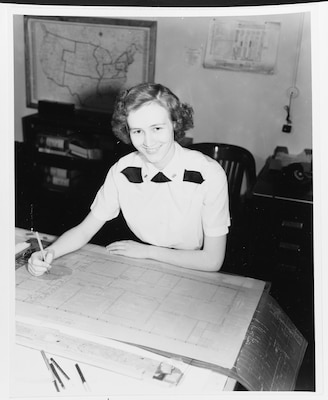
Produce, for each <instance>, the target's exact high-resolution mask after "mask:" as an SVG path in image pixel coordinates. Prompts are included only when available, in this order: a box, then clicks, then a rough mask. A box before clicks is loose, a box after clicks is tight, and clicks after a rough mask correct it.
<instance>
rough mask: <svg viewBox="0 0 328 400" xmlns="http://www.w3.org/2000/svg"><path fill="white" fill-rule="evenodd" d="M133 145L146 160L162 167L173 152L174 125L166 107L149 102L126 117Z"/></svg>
mask: <svg viewBox="0 0 328 400" xmlns="http://www.w3.org/2000/svg"><path fill="white" fill-rule="evenodd" d="M127 123H128V126H129V131H130V138H131V142H132V144H133V146H134V147H135V148H136V149H137V150H138V151H139V152H140V153H141V154H142V155H143V156H144V157H145V158H146V160H147V161H148V162H150V163H152V164H154V165H155V166H156V168H158V169H163V168H164V167H165V166H166V165H167V164H168V163H169V162H170V161H171V159H172V157H173V154H174V126H173V123H172V121H171V118H170V115H169V113H168V111H167V110H166V108H164V107H162V106H161V105H159V104H158V103H149V104H145V105H143V106H141V107H140V108H138V109H137V110H135V111H131V112H130V113H129V115H128V117H127Z"/></svg>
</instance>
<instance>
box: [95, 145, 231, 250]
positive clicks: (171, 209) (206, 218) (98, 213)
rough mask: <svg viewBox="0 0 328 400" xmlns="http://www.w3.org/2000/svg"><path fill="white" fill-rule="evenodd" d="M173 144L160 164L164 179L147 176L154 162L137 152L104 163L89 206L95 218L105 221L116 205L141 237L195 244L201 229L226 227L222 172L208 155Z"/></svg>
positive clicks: (219, 231) (215, 231) (221, 231)
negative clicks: (104, 170)
mask: <svg viewBox="0 0 328 400" xmlns="http://www.w3.org/2000/svg"><path fill="white" fill-rule="evenodd" d="M174 145H175V152H174V156H173V158H172V160H171V161H170V163H169V164H168V165H167V166H166V167H165V168H164V170H162V172H163V173H164V174H165V176H166V177H168V178H169V179H170V180H171V181H170V182H162V183H158V182H152V181H151V179H152V178H153V177H154V176H155V175H156V174H157V173H158V172H159V171H158V170H157V168H156V167H155V166H154V165H153V164H151V163H149V162H146V161H145V159H144V157H142V156H141V155H140V154H139V152H133V153H130V154H128V155H127V156H125V157H122V158H121V159H120V160H119V161H118V162H117V163H116V164H114V165H113V166H112V167H111V168H110V170H109V172H108V174H107V177H106V180H105V182H104V184H103V186H102V187H101V188H100V189H99V191H98V193H97V195H96V198H95V200H94V202H93V203H92V205H91V210H92V213H93V215H94V216H95V217H96V218H98V219H100V220H103V221H109V220H111V219H113V218H115V217H117V216H118V214H119V211H120V209H121V210H122V213H123V216H124V218H125V220H126V222H127V224H128V226H129V227H130V229H131V230H132V232H133V233H134V234H135V235H136V236H137V237H138V238H139V239H141V240H142V241H143V242H146V243H150V244H153V245H156V246H163V247H169V248H176V249H188V250H194V249H200V248H201V247H202V245H203V239H204V234H205V235H206V236H221V235H225V234H226V233H228V226H229V225H230V215H229V201H228V187H227V178H226V174H225V171H224V170H223V168H222V167H221V166H220V164H219V163H218V162H216V161H215V160H213V159H212V158H210V157H207V156H205V155H203V154H202V153H200V152H198V151H195V150H190V149H186V148H183V147H181V146H180V145H179V144H178V143H176V142H175V143H174ZM130 167H132V168H130ZM122 171H123V172H122ZM185 171H187V172H185ZM128 172H132V178H131V176H130V174H128ZM128 175H129V176H128ZM127 176H128V177H127ZM184 178H185V179H187V180H184ZM129 179H130V180H129Z"/></svg>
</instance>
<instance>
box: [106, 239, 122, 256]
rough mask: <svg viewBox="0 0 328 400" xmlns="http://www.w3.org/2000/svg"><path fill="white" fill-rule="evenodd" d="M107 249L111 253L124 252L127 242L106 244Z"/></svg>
mask: <svg viewBox="0 0 328 400" xmlns="http://www.w3.org/2000/svg"><path fill="white" fill-rule="evenodd" d="M106 250H107V251H108V252H109V253H111V254H122V252H124V250H126V243H125V242H124V241H120V242H114V243H111V244H109V245H108V246H106Z"/></svg>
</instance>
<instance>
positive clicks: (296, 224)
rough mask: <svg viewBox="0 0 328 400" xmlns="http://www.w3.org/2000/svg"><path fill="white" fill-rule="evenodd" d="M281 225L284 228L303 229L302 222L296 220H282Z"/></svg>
mask: <svg viewBox="0 0 328 400" xmlns="http://www.w3.org/2000/svg"><path fill="white" fill-rule="evenodd" d="M281 226H283V227H286V228H294V229H303V222H297V221H285V220H284V221H282V222H281Z"/></svg>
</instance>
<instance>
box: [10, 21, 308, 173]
mask: <svg viewBox="0 0 328 400" xmlns="http://www.w3.org/2000/svg"><path fill="white" fill-rule="evenodd" d="M303 17H304V19H303ZM151 19H153V20H155V19H156V20H157V21H158V26H157V46H156V49H157V51H156V67H155V81H156V82H159V83H162V84H164V85H167V86H168V87H169V88H171V89H172V90H173V91H174V92H175V93H176V94H177V95H178V96H179V97H180V98H181V99H182V100H183V101H186V102H188V103H190V104H191V105H192V106H193V108H194V110H195V128H194V130H193V131H192V132H190V133H189V136H192V137H193V138H194V142H205V141H216V142H225V143H231V144H237V145H239V146H243V147H246V148H247V149H248V150H250V151H251V152H252V153H253V155H254V157H255V160H256V164H257V170H258V171H259V170H260V168H262V166H263V164H264V162H265V160H266V158H267V157H268V156H269V155H271V154H272V153H273V151H274V149H275V147H276V146H278V145H279V146H287V147H288V149H289V152H290V153H292V154H297V153H299V152H301V151H302V150H303V149H304V148H312V110H311V103H312V97H311V46H310V45H311V42H310V40H311V37H310V14H309V13H306V14H282V15H268V16H252V17H243V18H242V19H243V20H246V19H248V20H252V21H257V22H265V21H275V22H280V23H281V32H280V43H279V49H278V57H277V66H276V73H275V74H273V75H265V74H258V73H250V72H235V71H224V70H219V69H208V68H203V66H202V62H201V61H202V58H203V54H204V51H205V46H206V40H207V34H208V27H209V23H210V20H211V18H210V17H201V18H198V17H185V18H181V17H167V18H164V17H159V18H151ZM302 21H303V22H304V23H303V29H302V43H301V51H300V53H299V64H298V69H297V82H296V86H297V88H298V89H299V96H298V97H296V98H294V100H293V104H292V110H291V119H292V122H293V129H292V133H291V134H285V133H283V132H282V131H281V129H282V125H283V124H284V123H285V118H286V111H285V110H284V106H285V105H286V104H288V101H289V98H288V95H287V89H288V88H289V87H290V86H292V84H293V77H294V74H295V65H296V60H297V58H298V57H297V54H298V52H297V41H298V35H299V27H300V26H302V25H300V24H301V23H302ZM14 34H15V53H14V54H15V139H16V140H18V141H20V140H22V128H21V117H22V116H24V115H28V114H31V113H34V112H35V111H36V110H35V109H29V108H26V105H25V72H24V71H25V66H24V32H23V17H22V16H16V17H15V20H14ZM189 50H193V51H194V50H195V51H196V52H198V53H199V54H200V55H201V56H200V58H199V59H196V62H195V64H194V65H193V63H190V62H188V51H189Z"/></svg>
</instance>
